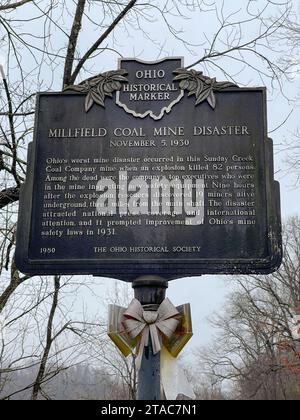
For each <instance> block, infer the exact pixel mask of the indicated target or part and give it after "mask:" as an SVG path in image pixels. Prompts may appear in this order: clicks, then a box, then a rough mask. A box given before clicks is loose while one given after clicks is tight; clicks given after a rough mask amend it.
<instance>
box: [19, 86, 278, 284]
mask: <svg viewBox="0 0 300 420" xmlns="http://www.w3.org/2000/svg"><path fill="white" fill-rule="evenodd" d="M242 91H259V92H261V93H262V95H263V101H264V104H265V103H266V102H265V99H266V89H265V88H228V89H226V91H224V92H242ZM61 94H62V93H61V92H53V93H49V92H45V93H40V94H38V96H37V109H39V106H38V104H39V98H40V96H42V95H49V96H50V95H61ZM65 94H67V95H84V94H83V93H77V92H71V93H65ZM35 119H36V121H35V122H36V124H37V120H38V113H36V116H35ZM263 121H264V133H265V141H264V146H263V147H264V149H265V150H264V155H265V171H266V185H265V188H266V197H267V203H266V205H267V226H268V247H269V257H268V258H265V259H232V260H228V259H227V260H224V259H202V260H201V259H194V260H187V261H186V262H184V261H183V260H179V261H178V260H176V259H161V260H159V259H153V260H150V259H147V260H117V259H107V260H105V261H103V260H99V259H88V260H75V259H70V260H67V261H62V260H51V261H49V260H47V261H46V260H34V261H32V260H29V259H28V248H29V238H30V227H31V222H32V221H31V217H32V204H33V187H34V173H35V167H36V159H37V156H36V145H37V132H35V138H34V141H33V142H32V143H30V144H29V148H28V168H32V170H31V171H28V173H27V178H26V183H25V184H23V186H22V187H21V194H20V212H19V214H20V216H19V217H20V219H19V222H18V231H17V242H18V247H17V252H16V264H17V267H18V269H19V270H20V271H21V272H23V273H26V274H30V275H58V274H61V275H64V274H65V275H90V274H91V275H94V276H100V277H109V278H117V279H119V280H123V281H129V282H131V281H133V280H135V279H136V278H138V277H140V276H143V275H159V276H161V277H164V278H165V279H166V280H175V279H178V278H182V277H189V276H201V275H205V274H231V275H232V274H257V273H258V272H259V273H260V274H269V273H272V272H274V271H275V270H276V269H278V268H279V266H280V264H281V262H282V243H281V217H280V214H281V211H280V186H279V183H278V182H277V181H274V163H273V141H272V140H271V139H270V138H268V137H267V115H266V107H265V106H264V115H263ZM36 126H37V125H36ZM129 261H130V262H129Z"/></svg>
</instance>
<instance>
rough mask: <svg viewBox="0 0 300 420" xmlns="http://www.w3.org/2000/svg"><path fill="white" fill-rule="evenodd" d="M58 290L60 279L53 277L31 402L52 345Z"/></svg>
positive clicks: (42, 375)
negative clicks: (47, 315) (45, 330)
mask: <svg viewBox="0 0 300 420" xmlns="http://www.w3.org/2000/svg"><path fill="white" fill-rule="evenodd" d="M59 289H60V277H59V276H55V277H54V295H53V300H52V306H51V311H50V315H49V319H48V325H47V338H46V345H45V350H44V353H43V357H42V360H41V364H40V367H39V371H38V374H37V377H36V379H35V382H34V385H33V390H32V396H31V399H32V400H37V398H38V395H39V393H40V391H41V384H42V382H43V379H44V374H45V370H46V364H47V361H48V357H49V353H50V350H51V346H52V343H53V337H52V332H53V320H54V316H55V311H56V308H57V304H58V293H59Z"/></svg>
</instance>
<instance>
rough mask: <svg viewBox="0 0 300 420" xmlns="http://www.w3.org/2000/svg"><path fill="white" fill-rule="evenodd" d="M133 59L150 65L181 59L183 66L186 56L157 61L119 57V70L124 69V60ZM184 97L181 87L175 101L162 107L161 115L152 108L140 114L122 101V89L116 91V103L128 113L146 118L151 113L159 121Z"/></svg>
mask: <svg viewBox="0 0 300 420" xmlns="http://www.w3.org/2000/svg"><path fill="white" fill-rule="evenodd" d="M133 60H134V61H137V62H138V63H141V64H149V65H150V64H153V65H155V64H159V63H163V62H164V61H166V60H180V61H181V67H183V66H184V58H183V57H169V58H168V57H167V58H163V59H161V60H157V61H143V60H138V59H136V58H128V57H126V58H119V59H118V68H119V70H121V69H122V62H124V61H133ZM183 97H184V90H182V89H181V90H180V94H179V95H178V97H177V98H176V99H175V100H174V101H173V102H171V103H170V105H168V106H166V107H164V108H162V109H161V111H160V114H159V115H155V114H154V113H153V111H152V110H150V109H149V110H148V111H146V112H144V113H143V114H139V113H137V112H135V111H133V110H132V109H129V108H128V106H127V105H126V104H123V103H122V102H121V100H120V91H118V92H116V104H117V105H118V106H120V107H121V108H123V109H124V111H126V112H127V113H128V114H131V115H133V116H134V117H137V118H146V117H147V116H148V115H149V116H150V117H151V118H153V119H154V120H155V121H159V120H161V119H162V118H163V116H164V115H165V114H169V113H170V112H171V111H172V108H173V107H174V106H175V105H176V104H178V103H179V102H180V101H181V99H182V98H183Z"/></svg>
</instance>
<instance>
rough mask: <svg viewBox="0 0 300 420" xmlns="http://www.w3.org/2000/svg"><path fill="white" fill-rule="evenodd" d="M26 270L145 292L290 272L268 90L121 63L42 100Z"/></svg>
mask: <svg viewBox="0 0 300 420" xmlns="http://www.w3.org/2000/svg"><path fill="white" fill-rule="evenodd" d="M21 195H22V196H21V202H20V214H19V223H18V238H17V251H16V262H17V266H18V268H19V269H20V270H21V271H22V272H25V273H30V274H40V275H42V274H94V275H99V276H106V277H114V278H119V279H122V280H126V281H131V280H133V279H135V278H137V277H139V276H141V275H147V274H151V275H155V274H156V275H160V276H163V277H165V278H166V279H168V280H170V279H175V278H179V277H183V276H191V275H201V274H216V273H224V274H233V273H245V274H246V273H268V272H271V271H273V270H275V269H277V268H278V266H279V265H280V262H281V232H280V204H279V203H280V199H279V184H278V183H277V182H275V181H274V174H273V150H272V141H271V140H270V139H268V137H267V123H266V92H265V89H264V88H253V89H248V88H246V89H240V88H238V87H236V86H234V85H232V84H231V83H228V82H217V81H216V80H215V79H211V78H209V77H207V76H205V75H203V74H202V73H201V72H197V71H195V70H187V69H185V68H184V67H183V62H182V59H180V58H170V59H165V60H162V61H160V62H155V63H144V62H141V61H138V60H135V59H124V60H121V61H120V67H119V70H116V71H111V72H107V73H104V74H100V75H98V76H96V77H94V78H91V79H89V80H87V81H85V82H84V83H82V84H80V85H78V86H70V87H69V88H68V89H67V90H66V91H64V92H62V93H41V94H39V95H38V102H37V113H36V127H35V136H34V142H33V143H32V144H31V145H30V148H29V158H28V175H27V179H26V183H25V185H24V186H23V189H22V194H21Z"/></svg>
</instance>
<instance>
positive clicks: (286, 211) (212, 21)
mask: <svg viewBox="0 0 300 420" xmlns="http://www.w3.org/2000/svg"><path fill="white" fill-rule="evenodd" d="M262 2H264V0H257V1H254V2H253V7H259V5H261V4H262ZM217 3H218V4H221V1H219V0H218V1H217ZM225 3H226V7H227V12H228V13H229V12H230V10H231V9H232V10H233V9H234V10H237V9H239V7H240V5H243V4H245V1H244V0H235V1H232V0H230V1H226V2H225ZM294 5H295V8H299V1H298V0H294ZM28 7H29V6H28ZM230 8H231V9H230ZM28 10H29V9H28V8H27V9H26V8H24V9H23V10H22V14H23V15H22V16H26V13H27V12H28ZM239 17H240V18H243V16H242V15H240V16H239ZM173 24H174V26H175V27H176V28H178V29H179V28H182V35H184V36H185V37H186V38H187V39H189V40H190V42H191V44H198V45H195V46H191V47H190V48H189V49H186V48H184V47H183V45H182V43H181V42H180V41H178V40H176V39H174V37H172V36H171V34H170V33H169V31H168V30H167V28H166V27H162V26H161V23H160V24H156V25H155V24H153V25H152V26H151V32H152V33H155V34H156V36H157V39H158V40H159V41H161V42H162V43H163V44H164V47H163V48H162V49H161V48H160V47H159V46H156V45H155V43H154V44H153V43H152V42H148V41H147V40H145V37H143V36H142V34H141V33H136V34H134V36H133V33H131V36H130V37H129V38H127V37H126V36H124V35H123V34H122V29H117V30H116V34H115V35H116V37H117V38H118V39H119V41H118V49H119V50H121V51H122V55H123V56H125V57H126V56H127V57H132V56H138V58H140V59H143V60H148V61H153V60H157V59H158V58H162V57H163V56H165V55H168V56H172V55H174V56H184V57H185V63H186V64H190V63H192V62H194V61H195V59H196V57H195V56H194V55H193V53H192V52H191V51H196V52H197V51H198V52H199V51H201V46H200V43H201V39H203V37H204V34H205V37H207V38H210V39H211V38H212V37H213V36H214V34H215V32H216V28H217V19H216V16H215V15H214V14H213V13H209V14H207V15H206V14H205V15H203V16H201V17H199V15H196V14H195V13H194V14H190V19H189V20H186V19H183V18H182V17H174V19H173ZM145 29H147V28H145ZM35 30H36V31H37V32H38V31H39V29H38V28H35V27H34V26H33V27H32V31H33V32H34V31H35ZM245 30H247V31H249V34H244V35H249V36H251V33H252V31H253V30H254V29H253V26H252V25H249V26H247V27H246V29H245ZM93 36H94V37H95V34H89V35H85V36H82V37H81V40H82V41H81V42H82V45H84V46H85V47H86V46H88V45H89V43H90V41H91V40H92V37H93ZM283 49H284V46H283ZM117 58H118V56H117V55H116V54H114V53H113V52H111V53H107V54H105V55H101V56H100V57H99V60H98V61H96V64H95V66H94V72H95V74H96V73H99V72H101V71H106V70H110V69H111V70H113V69H116V68H117V65H118V63H117ZM26 59H27V60H28V62H29V61H30V60H31V58H30V57H29V56H28V57H27V58H26ZM1 60H2V62H4V57H3V54H2V58H1V52H0V61H1ZM227 65H228V64H227ZM232 66H233V67H232V71H233V72H234V71H235V69H234V65H233V64H232ZM57 73H58V74H59V71H57ZM215 75H216V76H217V77H218V78H219V77H221V76H220V72H218V71H217V70H216V74H212V73H211V74H209V76H211V77H213V76H215ZM45 77H47V76H46V75H45ZM240 79H241V81H242V82H243V83H244V84H245V85H248V86H257V85H260V84H261V83H260V80H259V78H258V77H257V75H254V74H253V73H252V72H251V71H249V69H248V70H247V69H245V70H244V72H243V74H242V75H241V76H240ZM299 84H300V78H299V77H296V78H295V80H294V82H293V83H291V84H290V85H288V86H285V90H286V94H287V96H288V97H290V98H293V97H295V96H296V95H297V94H299V87H300V85H299ZM60 85H61V80H59V81H57V82H56V83H55V88H56V89H57V90H58V89H60ZM268 95H269V101H268V126H269V131H273V130H274V129H275V128H276V127H278V126H280V125H281V123H283V121H284V120H285V119H286V117H287V116H288V115H289V114H290V112H291V111H292V110H293V113H292V114H291V115H290V118H289V119H288V121H287V122H286V124H285V125H284V126H282V127H281V128H279V129H278V130H276V131H275V132H274V133H273V134H272V137H273V138H274V144H275V168H276V178H277V179H278V180H279V181H280V182H281V199H282V215H283V218H287V217H288V216H290V215H294V214H300V200H299V189H297V188H295V187H294V183H295V181H294V177H293V174H291V173H290V172H289V171H287V168H286V165H285V159H286V155H285V153H284V152H281V153H279V152H280V151H281V150H282V143H283V142H284V141H286V140H289V139H291V137H292V134H293V132H295V130H296V128H297V127H298V120H299V108H298V105H295V103H293V102H289V101H288V100H287V99H286V98H282V97H281V96H280V95H273V94H272V92H271V91H269V92H268ZM112 283H113V281H112V280H108V279H99V288H97V289H98V294H99V293H100V294H104V293H105V289H107V288H108V287H109V285H111V284H112ZM230 289H231V283H230V276H227V277H221V276H218V277H217V276H203V277H201V278H188V279H187V278H185V279H180V280H176V281H172V282H171V283H170V286H169V290H168V297H169V298H170V299H171V300H172V301H173V303H174V304H182V303H187V302H190V303H191V306H192V314H193V323H194V339H193V340H192V341H191V342H190V344H189V345H188V347H187V350H191V349H192V348H194V347H195V346H197V345H199V344H203V343H206V342H207V341H208V340H209V338H210V333H211V331H210V328H209V325H208V322H207V318H209V317H210V316H211V314H212V313H213V311H215V310H221V309H222V307H223V305H224V301H225V295H226V293H228V291H229V290H230ZM81 301H82V302H83V301H85V303H86V304H87V306H88V308H89V311H90V312H91V313H95V312H97V311H98V310H99V301H97V299H95V297H93V296H92V294H90V295H88V294H86V295H84V296H82V298H81ZM78 305H79V306H80V303H79V304H78ZM79 306H78V307H79ZM101 310H102V311H103V312H104V311H105V310H106V309H105V308H103V307H102V308H101Z"/></svg>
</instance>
